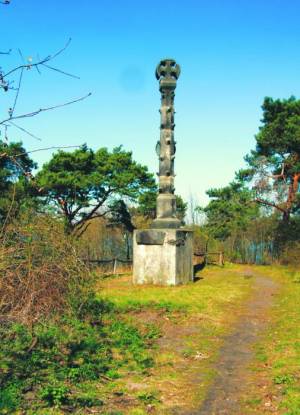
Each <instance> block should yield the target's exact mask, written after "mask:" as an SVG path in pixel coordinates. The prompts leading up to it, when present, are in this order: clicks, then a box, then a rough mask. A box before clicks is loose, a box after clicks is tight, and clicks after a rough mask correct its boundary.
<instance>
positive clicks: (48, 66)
mask: <svg viewBox="0 0 300 415" xmlns="http://www.w3.org/2000/svg"><path fill="white" fill-rule="evenodd" d="M42 65H43V66H45V67H46V68H48V69H51V70H52V71H56V72H59V73H62V74H63V75H67V76H70V77H71V78H75V79H80V77H79V76H77V75H73V74H71V73H68V72H65V71H62V70H61V69H58V68H54V67H53V66H50V65H46V64H45V63H42ZM36 68H37V69H38V67H37V66H36Z"/></svg>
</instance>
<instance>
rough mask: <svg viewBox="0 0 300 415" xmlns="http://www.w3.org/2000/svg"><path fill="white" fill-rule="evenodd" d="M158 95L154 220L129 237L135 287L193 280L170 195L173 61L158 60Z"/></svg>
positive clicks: (187, 237)
mask: <svg viewBox="0 0 300 415" xmlns="http://www.w3.org/2000/svg"><path fill="white" fill-rule="evenodd" d="M155 75H156V78H157V80H158V81H159V90H160V93H161V108H160V115H161V123H160V140H159V141H158V143H157V144H156V153H157V155H158V157H159V173H158V177H159V193H158V196H157V204H156V219H155V220H154V221H153V223H152V225H151V229H146V230H136V231H135V232H134V235H133V282H134V283H135V284H159V285H178V284H183V283H187V282H189V281H192V280H193V261H192V257H193V244H192V232H191V231H190V230H187V229H184V228H183V227H182V226H181V222H180V220H179V219H178V218H177V217H176V196H175V194H174V192H175V188H174V176H175V174H174V159H175V152H176V142H175V140H174V127H175V124H174V113H175V110H174V97H175V93H174V91H175V88H176V84H177V79H178V78H179V75H180V66H179V65H178V64H177V63H176V62H175V61H174V60H173V59H164V60H162V61H160V63H159V64H158V66H157V68H156V72H155Z"/></svg>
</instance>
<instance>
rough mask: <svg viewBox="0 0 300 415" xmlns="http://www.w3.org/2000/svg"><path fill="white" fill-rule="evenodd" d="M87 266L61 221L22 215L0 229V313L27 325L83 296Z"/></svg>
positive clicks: (70, 307) (71, 304)
mask: <svg viewBox="0 0 300 415" xmlns="http://www.w3.org/2000/svg"><path fill="white" fill-rule="evenodd" d="M88 278H89V273H88V270H87V269H86V267H85V265H84V264H83V262H82V261H81V260H80V259H79V258H78V256H77V253H76V249H75V245H74V243H72V241H71V239H70V238H68V237H66V236H65V234H64V229H63V225H62V224H61V223H60V222H58V221H57V220H55V219H53V218H52V217H50V216H48V215H36V214H35V216H33V215H32V216H31V217H30V215H29V216H27V218H23V219H22V220H21V221H19V222H15V223H12V224H10V225H9V226H8V227H7V228H6V230H5V232H4V233H2V234H0V318H1V321H3V320H4V321H6V320H13V321H17V322H22V323H24V324H27V325H32V324H33V323H35V322H37V321H39V320H40V319H41V318H43V317H49V316H51V315H53V314H55V313H59V312H62V311H63V312H64V313H68V312H71V310H72V309H73V308H74V306H76V305H77V306H79V304H78V302H79V300H80V301H84V299H85V297H86V294H85V291H87V290H86V287H87V282H88Z"/></svg>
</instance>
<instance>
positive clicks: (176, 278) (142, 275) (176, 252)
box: [133, 229, 193, 285]
mask: <svg viewBox="0 0 300 415" xmlns="http://www.w3.org/2000/svg"><path fill="white" fill-rule="evenodd" d="M192 239H193V232H192V231H189V230H186V229H147V230H136V231H135V232H134V235H133V283H134V284H155V285H179V284H186V283H188V282H189V281H192V280H193V241H192Z"/></svg>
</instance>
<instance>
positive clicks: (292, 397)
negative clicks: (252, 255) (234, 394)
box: [251, 267, 300, 415]
mask: <svg viewBox="0 0 300 415" xmlns="http://www.w3.org/2000/svg"><path fill="white" fill-rule="evenodd" d="M256 269H257V270H259V272H261V273H263V274H264V275H267V276H268V277H270V278H271V279H273V280H274V281H276V282H277V283H278V284H280V289H279V291H278V295H277V296H276V298H275V301H274V305H273V308H272V310H271V314H270V324H269V326H268V328H267V330H266V333H264V335H263V337H262V339H261V340H260V341H259V343H258V344H257V345H256V361H255V362H253V364H252V365H251V368H252V370H253V385H255V386H254V387H253V390H252V391H251V397H252V401H253V402H252V404H251V408H252V409H253V410H255V411H258V412H255V413H265V411H266V413H267V412H268V411H269V410H270V409H273V410H274V411H275V413H280V414H282V415H300V371H299V369H300V305H299V304H300V284H299V282H298V275H299V273H297V272H293V271H291V270H288V269H287V268H283V267H256ZM266 404H267V407H266V406H265V405H266ZM276 411H277V412H276Z"/></svg>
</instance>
